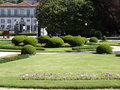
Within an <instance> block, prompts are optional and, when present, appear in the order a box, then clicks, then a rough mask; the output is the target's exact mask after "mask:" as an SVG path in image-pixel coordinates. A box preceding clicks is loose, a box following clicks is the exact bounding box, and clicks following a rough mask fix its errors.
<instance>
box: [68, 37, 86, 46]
mask: <svg viewBox="0 0 120 90" xmlns="http://www.w3.org/2000/svg"><path fill="white" fill-rule="evenodd" d="M84 43H85V41H84V39H83V38H82V37H74V38H72V39H71V41H70V43H69V44H70V45H71V46H82V45H84Z"/></svg>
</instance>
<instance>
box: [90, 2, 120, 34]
mask: <svg viewBox="0 0 120 90" xmlns="http://www.w3.org/2000/svg"><path fill="white" fill-rule="evenodd" d="M91 1H92V2H93V4H94V7H95V9H96V12H97V13H98V14H97V15H98V17H99V19H100V20H101V21H102V26H103V27H104V30H105V32H109V33H110V34H113V33H115V34H117V33H120V31H119V30H120V0H91Z"/></svg>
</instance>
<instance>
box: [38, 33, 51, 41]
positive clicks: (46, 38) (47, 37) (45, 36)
mask: <svg viewBox="0 0 120 90" xmlns="http://www.w3.org/2000/svg"><path fill="white" fill-rule="evenodd" d="M49 39H50V37H49V36H47V35H42V36H40V37H39V38H38V42H39V43H46V42H48V40H49Z"/></svg>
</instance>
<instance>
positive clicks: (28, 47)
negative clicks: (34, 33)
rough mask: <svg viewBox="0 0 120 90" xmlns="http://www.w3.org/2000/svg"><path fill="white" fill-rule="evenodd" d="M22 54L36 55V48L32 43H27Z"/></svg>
mask: <svg viewBox="0 0 120 90" xmlns="http://www.w3.org/2000/svg"><path fill="white" fill-rule="evenodd" d="M21 54H30V55H34V54H36V48H35V47H34V46H32V45H25V46H24V47H23V48H22V50H21Z"/></svg>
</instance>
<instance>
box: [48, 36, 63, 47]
mask: <svg viewBox="0 0 120 90" xmlns="http://www.w3.org/2000/svg"><path fill="white" fill-rule="evenodd" d="M63 45H64V41H63V40H62V39H61V38H60V37H52V38H51V39H49V41H48V42H47V43H46V47H61V46H63Z"/></svg>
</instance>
